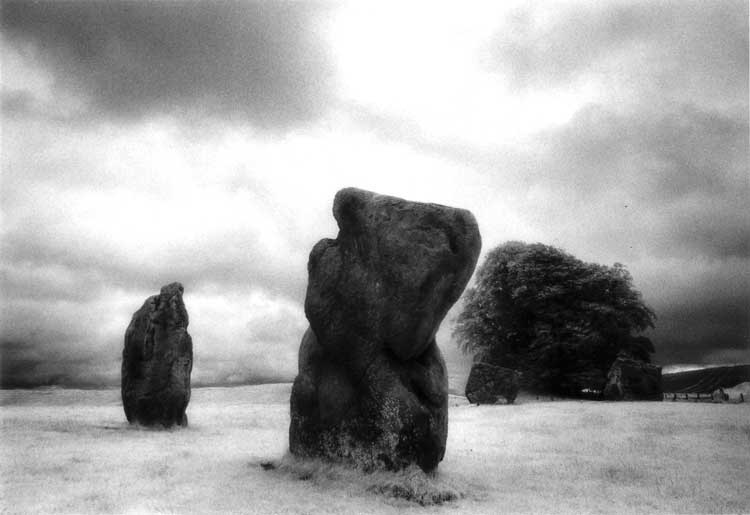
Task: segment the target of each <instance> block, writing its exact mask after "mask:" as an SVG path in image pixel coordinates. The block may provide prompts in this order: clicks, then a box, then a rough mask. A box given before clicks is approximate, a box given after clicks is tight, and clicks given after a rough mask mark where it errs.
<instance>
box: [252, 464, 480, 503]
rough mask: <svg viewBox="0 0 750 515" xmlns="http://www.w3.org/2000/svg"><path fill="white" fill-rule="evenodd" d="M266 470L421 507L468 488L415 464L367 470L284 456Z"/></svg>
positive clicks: (446, 499) (461, 495) (458, 496)
mask: <svg viewBox="0 0 750 515" xmlns="http://www.w3.org/2000/svg"><path fill="white" fill-rule="evenodd" d="M258 465H259V466H260V467H261V468H262V469H263V470H265V471H269V472H275V473H279V474H281V475H283V476H286V477H287V478H292V479H296V480H299V481H309V482H310V483H312V484H313V485H315V486H317V487H320V488H325V489H328V488H342V489H345V490H349V491H352V490H354V491H355V492H357V493H359V494H376V495H378V496H383V497H385V498H388V499H394V500H399V501H406V502H408V503H414V504H418V505H420V506H434V505H441V504H444V503H447V502H451V501H456V500H459V499H462V498H464V497H466V496H467V492H468V488H467V486H468V485H464V484H462V482H461V481H460V480H457V479H449V478H447V477H445V476H444V475H443V474H441V473H440V472H431V473H425V472H424V471H422V470H421V469H420V468H419V467H417V466H416V465H413V466H411V467H408V468H405V469H403V470H400V471H395V472H394V471H388V470H374V471H366V470H364V469H362V468H359V467H356V466H355V465H351V464H348V463H343V462H331V461H327V460H322V459H318V458H299V457H296V456H293V455H292V454H290V453H287V454H286V455H285V456H284V457H283V458H282V459H281V460H279V461H276V462H273V461H262V462H259V463H258Z"/></svg>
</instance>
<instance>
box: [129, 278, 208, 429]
mask: <svg viewBox="0 0 750 515" xmlns="http://www.w3.org/2000/svg"><path fill="white" fill-rule="evenodd" d="M182 292H183V288H182V285H181V284H180V283H172V284H169V285H167V286H164V287H163V288H162V289H161V293H159V295H154V296H152V297H149V298H148V299H147V300H146V302H145V303H144V304H143V306H142V307H141V309H139V310H138V311H136V312H135V314H134V315H133V319H132V320H131V321H130V325H129V326H128V329H127V331H126V332H125V348H124V349H123V351H122V404H123V407H124V408H125V416H126V417H127V419H128V422H131V423H135V422H138V423H140V424H143V425H148V426H151V425H163V426H165V427H170V426H172V425H175V424H176V425H180V426H185V425H187V416H186V415H185V409H186V408H187V405H188V401H189V400H190V371H191V370H192V368H193V341H192V339H191V338H190V335H189V334H188V332H187V326H188V314H187V310H186V309H185V304H184V303H183V302H182Z"/></svg>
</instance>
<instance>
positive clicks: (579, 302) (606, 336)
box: [454, 242, 656, 395]
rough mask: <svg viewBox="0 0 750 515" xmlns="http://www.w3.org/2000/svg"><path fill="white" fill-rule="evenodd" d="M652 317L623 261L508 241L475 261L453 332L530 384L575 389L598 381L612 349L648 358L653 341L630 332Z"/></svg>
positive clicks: (465, 345) (598, 385) (466, 346)
mask: <svg viewBox="0 0 750 515" xmlns="http://www.w3.org/2000/svg"><path fill="white" fill-rule="evenodd" d="M655 319H656V315H655V314H654V312H653V311H652V310H651V309H650V308H649V307H648V306H646V305H645V304H644V303H643V300H642V298H641V294H640V293H639V292H638V291H637V290H635V289H634V287H633V280H632V277H631V276H630V273H629V272H628V271H627V270H626V269H625V267H624V266H623V265H621V264H619V263H615V264H614V265H613V266H612V267H607V266H603V265H598V264H592V263H584V262H582V261H580V260H579V259H576V258H575V257H573V256H571V255H570V254H567V253H566V252H564V251H562V250H560V249H557V248H555V247H550V246H548V245H542V244H540V243H535V244H526V243H521V242H508V243H505V244H503V245H500V246H499V247H497V248H495V249H494V250H492V251H491V252H490V253H489V254H488V255H487V258H486V259H485V261H484V263H483V264H482V266H481V267H480V269H479V271H478V274H477V279H476V285H475V287H474V288H471V289H469V290H467V293H466V297H465V305H464V310H463V312H462V313H461V314H460V315H459V317H458V322H457V324H456V327H455V329H454V336H455V337H456V339H457V341H458V344H459V346H460V347H461V348H462V349H463V351H464V352H473V353H475V354H476V358H477V359H479V360H482V361H487V362H490V363H494V364H496V365H500V366H504V367H508V368H513V369H516V370H520V371H521V372H523V374H524V382H525V383H526V385H527V386H529V387H531V388H534V389H536V390H541V391H547V392H551V393H557V394H561V395H579V394H580V393H581V390H583V389H585V388H588V389H592V390H601V389H602V388H603V386H604V383H605V381H606V374H607V371H608V370H609V367H610V366H611V364H612V362H613V361H614V359H615V358H616V357H617V355H618V353H620V352H626V353H627V354H629V355H631V356H632V357H634V358H636V359H641V360H643V361H646V362H648V361H650V354H651V353H653V352H654V347H653V344H652V343H651V340H649V339H648V338H647V337H645V336H642V335H638V334H637V333H640V332H642V331H645V330H646V329H647V328H649V327H654V320H655Z"/></svg>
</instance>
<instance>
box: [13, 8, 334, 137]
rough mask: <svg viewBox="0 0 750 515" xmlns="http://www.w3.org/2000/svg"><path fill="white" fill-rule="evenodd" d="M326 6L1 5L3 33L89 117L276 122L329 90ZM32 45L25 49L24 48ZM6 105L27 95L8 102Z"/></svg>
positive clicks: (297, 119) (22, 104)
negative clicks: (78, 102) (324, 37)
mask: <svg viewBox="0 0 750 515" xmlns="http://www.w3.org/2000/svg"><path fill="white" fill-rule="evenodd" d="M326 9H327V7H325V6H322V5H320V4H316V3H297V2H239V1H237V2H234V1H222V2H198V1H190V2H185V1H180V2H98V1H96V2H94V1H91V2H80V1H73V2H67V1H66V2H34V3H31V2H4V3H3V9H2V27H3V32H4V33H5V35H6V37H7V38H8V39H9V40H10V41H11V43H12V44H13V45H15V46H16V47H17V48H19V49H21V51H23V52H25V53H26V55H31V56H33V57H32V58H38V59H39V60H40V61H41V63H42V64H43V65H44V66H45V67H48V69H49V70H50V71H51V72H52V73H53V75H54V78H55V80H56V82H55V88H56V90H57V92H58V93H59V92H62V91H65V92H66V93H68V94H72V95H75V96H79V97H82V98H83V100H84V101H86V102H88V103H89V104H90V107H91V109H92V111H93V112H92V113H91V114H93V115H104V116H109V117H117V118H119V119H131V118H138V117H142V116H144V115H146V114H149V115H153V114H156V115H158V114H180V115H186V116H206V115H210V116H216V117H222V118H224V119H235V120H249V121H250V122H252V123H253V124H255V125H256V126H259V127H263V128H268V129H283V128H286V127H290V126H292V125H294V124H297V123H303V122H307V121H309V120H312V119H314V118H315V117H317V116H318V115H319V114H320V113H321V112H322V111H323V110H324V109H325V106H326V100H327V99H328V96H329V94H330V91H331V84H330V83H331V80H332V67H331V65H330V63H329V60H328V56H327V49H326V48H325V42H324V41H323V40H322V36H321V27H320V25H321V24H322V23H323V19H322V18H323V15H324V14H325V10H326ZM29 45H30V48H31V50H30V49H29ZM4 103H5V106H6V108H9V109H11V111H13V110H15V111H18V110H22V109H31V107H32V104H33V102H31V101H30V99H28V98H24V97H20V96H18V95H16V96H10V97H8V98H5V99H4Z"/></svg>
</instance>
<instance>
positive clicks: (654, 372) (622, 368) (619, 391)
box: [604, 357, 662, 401]
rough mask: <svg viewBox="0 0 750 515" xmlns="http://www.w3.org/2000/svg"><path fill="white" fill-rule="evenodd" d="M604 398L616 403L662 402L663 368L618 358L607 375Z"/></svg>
mask: <svg viewBox="0 0 750 515" xmlns="http://www.w3.org/2000/svg"><path fill="white" fill-rule="evenodd" d="M604 398H605V399H609V400H616V401H620V400H625V401H660V400H662V387H661V367H658V366H656V365H651V364H649V363H644V362H643V361H639V360H635V359H631V358H627V357H618V358H617V359H616V360H615V361H614V363H612V367H610V369H609V373H608V374H607V384H606V386H605V387H604Z"/></svg>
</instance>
